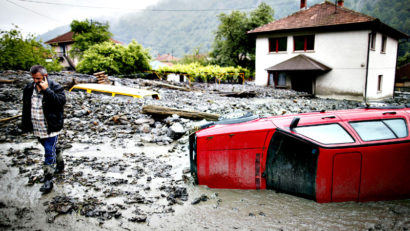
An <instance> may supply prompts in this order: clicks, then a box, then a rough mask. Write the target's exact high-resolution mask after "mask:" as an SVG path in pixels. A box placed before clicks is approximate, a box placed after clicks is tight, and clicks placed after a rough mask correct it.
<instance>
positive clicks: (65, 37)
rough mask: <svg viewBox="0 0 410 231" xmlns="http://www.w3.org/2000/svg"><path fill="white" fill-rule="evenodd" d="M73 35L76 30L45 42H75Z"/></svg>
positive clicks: (113, 40)
mask: <svg viewBox="0 0 410 231" xmlns="http://www.w3.org/2000/svg"><path fill="white" fill-rule="evenodd" d="M73 35H74V32H72V31H69V32H67V33H65V34H62V35H59V36H57V37H55V38H53V39H50V40H48V41H46V42H44V43H45V44H54V43H74V40H73ZM110 40H111V41H112V42H114V43H117V44H123V43H122V42H120V41H117V40H115V39H113V38H110Z"/></svg>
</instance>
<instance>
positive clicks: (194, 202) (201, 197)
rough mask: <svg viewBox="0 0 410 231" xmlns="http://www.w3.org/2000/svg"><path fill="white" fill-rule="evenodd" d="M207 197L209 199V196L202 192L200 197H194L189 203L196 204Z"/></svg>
mask: <svg viewBox="0 0 410 231" xmlns="http://www.w3.org/2000/svg"><path fill="white" fill-rule="evenodd" d="M208 199H209V198H208V196H207V195H205V194H202V195H201V196H200V197H197V198H195V199H194V200H193V201H192V202H191V204H193V205H196V204H199V202H201V201H207V200H208Z"/></svg>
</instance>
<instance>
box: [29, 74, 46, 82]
mask: <svg viewBox="0 0 410 231" xmlns="http://www.w3.org/2000/svg"><path fill="white" fill-rule="evenodd" d="M31 76H32V77H33V80H34V82H35V83H36V84H39V83H40V82H41V81H43V79H44V76H43V75H42V74H41V73H40V72H37V73H35V74H31Z"/></svg>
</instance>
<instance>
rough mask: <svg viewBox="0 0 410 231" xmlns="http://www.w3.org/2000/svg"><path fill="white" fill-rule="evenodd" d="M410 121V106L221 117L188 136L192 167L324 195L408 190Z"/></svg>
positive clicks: (207, 178)
mask: <svg viewBox="0 0 410 231" xmlns="http://www.w3.org/2000/svg"><path fill="white" fill-rule="evenodd" d="M243 120H245V121H243ZM246 120H249V121H246ZM409 121H410V108H409V107H402V108H399V107H396V108H393V107H390V108H383V109H380V108H360V109H352V110H339V111H329V112H325V111H321V112H312V113H305V114H297V115H287V116H274V117H269V118H260V119H259V118H254V117H247V118H240V119H239V120H238V121H228V122H224V121H220V122H216V123H213V124H208V125H207V127H208V128H205V129H202V130H199V131H197V132H196V133H193V134H192V135H191V136H190V163H191V174H192V176H193V177H194V179H195V181H196V183H198V184H201V185H207V186H208V187H211V188H229V189H274V190H276V191H279V192H285V193H289V194H293V195H298V196H302V197H305V198H309V199H312V200H315V201H317V202H321V203H322V202H341V201H376V200H391V199H404V198H410V137H409ZM235 122H239V123H235Z"/></svg>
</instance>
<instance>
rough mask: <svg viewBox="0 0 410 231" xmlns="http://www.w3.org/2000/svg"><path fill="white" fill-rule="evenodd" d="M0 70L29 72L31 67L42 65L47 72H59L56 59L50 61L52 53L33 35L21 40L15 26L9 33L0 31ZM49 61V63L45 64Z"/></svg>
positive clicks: (59, 66)
mask: <svg viewBox="0 0 410 231" xmlns="http://www.w3.org/2000/svg"><path fill="white" fill-rule="evenodd" d="M0 54H1V55H0V69H2V70H29V69H30V67H31V66H33V65H37V64H40V65H43V66H44V67H46V68H47V70H48V71H61V69H62V66H61V65H60V64H59V62H58V60H57V59H52V58H53V55H54V52H53V51H52V49H51V48H46V47H44V46H43V45H42V44H41V41H40V42H39V41H36V40H35V39H34V37H33V35H31V34H30V35H28V36H27V38H26V39H24V38H23V36H22V35H21V32H20V31H19V30H18V27H17V26H16V27H15V28H14V29H11V30H10V31H0ZM47 60H51V62H47Z"/></svg>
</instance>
